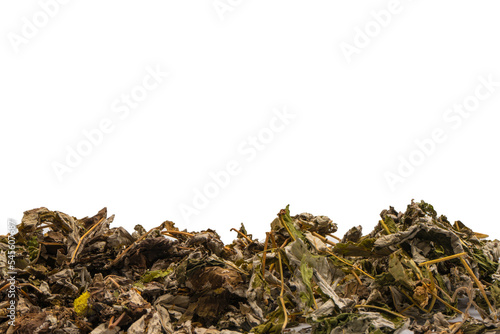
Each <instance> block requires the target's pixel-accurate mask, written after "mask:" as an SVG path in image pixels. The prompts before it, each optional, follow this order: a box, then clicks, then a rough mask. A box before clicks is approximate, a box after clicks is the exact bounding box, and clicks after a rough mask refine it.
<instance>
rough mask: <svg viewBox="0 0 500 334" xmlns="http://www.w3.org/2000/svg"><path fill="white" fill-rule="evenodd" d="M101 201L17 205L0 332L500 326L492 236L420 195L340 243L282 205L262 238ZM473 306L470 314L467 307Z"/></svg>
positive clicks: (470, 329) (499, 251)
mask: <svg viewBox="0 0 500 334" xmlns="http://www.w3.org/2000/svg"><path fill="white" fill-rule="evenodd" d="M113 219H114V216H110V217H107V212H106V209H103V210H101V211H100V212H99V213H97V214H96V215H95V216H93V217H90V218H89V217H86V218H82V219H77V218H75V217H72V216H69V215H67V214H64V213H62V212H58V211H50V210H48V209H46V208H39V209H33V210H30V211H26V212H25V213H24V217H23V219H22V222H21V224H19V225H18V226H17V227H18V233H17V234H16V235H15V239H16V253H17V254H16V257H15V260H16V289H17V303H16V321H15V322H16V326H10V325H9V324H8V320H9V318H8V317H7V311H6V306H7V305H9V304H8V303H9V301H8V300H7V290H8V288H9V286H10V284H9V282H8V281H7V278H8V276H9V274H8V269H7V263H8V255H7V254H8V250H9V245H8V242H7V237H6V236H1V237H0V263H1V266H0V268H1V271H0V278H1V279H2V283H1V285H0V290H1V294H2V300H4V301H3V302H2V310H1V312H2V313H0V321H1V322H0V332H2V333H27V334H28V333H29V334H32V333H56V334H63V333H68V334H73V333H74V334H76V333H93V334H113V333H130V334H139V333H140V334H143V333H144V334H145V333H148V334H153V333H196V334H203V333H205V334H210V333H247V332H253V333H284V332H295V333H299V332H300V333H306V332H307V333H311V332H312V333H325V334H330V333H332V334H335V333H376V334H380V333H397V332H401V331H403V330H404V329H410V330H413V331H414V332H415V333H427V332H438V333H484V332H489V331H495V330H500V322H499V317H500V314H499V313H498V311H497V306H499V305H500V283H499V281H498V279H499V278H500V271H499V263H498V262H499V255H500V246H499V242H498V241H497V240H495V241H485V240H484V239H485V238H487V236H486V235H482V234H479V233H475V232H473V231H472V230H471V229H470V228H468V227H466V226H465V225H464V224H463V223H461V222H460V221H456V222H455V223H454V224H451V223H450V222H448V220H447V219H446V217H445V216H439V217H438V215H437V214H436V212H435V211H434V209H433V207H432V206H431V205H429V204H427V203H425V202H423V201H422V202H420V203H415V202H413V201H412V203H411V204H410V205H408V208H407V210H406V212H404V213H401V212H400V213H398V212H396V211H395V210H394V208H392V207H391V208H390V209H389V210H384V211H382V213H381V220H380V221H379V223H378V224H377V225H376V227H375V228H374V230H373V231H372V232H370V233H369V234H367V235H364V236H363V235H362V231H361V227H360V226H357V227H353V228H352V229H350V230H349V231H348V232H347V233H346V234H345V235H344V237H343V238H342V239H340V238H337V237H336V236H335V235H334V233H335V232H336V230H337V225H336V224H334V223H333V222H332V221H331V220H330V219H329V218H328V217H325V216H313V215H311V214H307V213H303V214H300V215H296V216H293V217H292V216H290V213H289V210H288V207H287V208H286V209H283V210H281V211H280V212H279V213H278V217H277V218H276V219H274V221H273V222H272V223H271V230H270V232H268V233H266V238H265V241H264V242H262V241H258V240H257V239H253V238H252V236H251V235H249V234H248V233H247V231H246V230H245V227H244V225H243V224H242V225H241V228H240V229H238V230H236V229H233V230H234V231H236V232H237V233H238V234H237V235H238V238H237V239H236V240H234V241H233V243H231V244H230V245H224V244H223V242H222V241H221V240H220V238H219V235H218V234H217V233H216V232H215V231H213V230H210V229H208V230H206V231H201V232H188V231H186V230H184V231H180V230H179V229H178V228H177V227H175V225H174V223H172V222H170V221H165V222H164V223H162V224H161V225H160V226H158V227H156V228H153V229H151V230H150V231H146V230H145V229H144V228H143V227H142V226H140V225H137V226H136V228H135V232H134V233H132V234H130V233H129V232H127V231H126V230H125V229H124V228H122V227H113V228H111V227H110V225H111V223H112V222H113ZM471 310H475V312H477V313H478V316H476V317H473V316H471V315H470V313H471Z"/></svg>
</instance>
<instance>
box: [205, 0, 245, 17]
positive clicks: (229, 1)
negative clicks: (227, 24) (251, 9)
mask: <svg viewBox="0 0 500 334" xmlns="http://www.w3.org/2000/svg"><path fill="white" fill-rule="evenodd" d="M242 3H243V0H214V1H213V2H212V7H213V8H214V10H215V12H216V13H217V16H219V19H220V20H221V21H224V20H225V19H226V15H227V14H228V13H232V12H234V11H235V10H236V8H238V7H239V6H240V5H241V4H242Z"/></svg>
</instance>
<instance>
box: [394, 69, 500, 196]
mask: <svg viewBox="0 0 500 334" xmlns="http://www.w3.org/2000/svg"><path fill="white" fill-rule="evenodd" d="M478 81H479V84H478V85H477V86H476V88H475V89H474V92H473V93H471V94H470V95H467V96H466V97H465V98H463V99H462V101H461V102H459V103H455V104H453V106H451V107H449V108H447V109H446V110H445V111H444V113H443V115H442V120H443V122H444V124H445V126H443V127H436V128H434V129H433V130H432V131H431V135H430V136H429V137H427V138H423V139H417V140H415V146H414V149H413V150H412V151H411V152H410V153H408V154H407V155H406V156H402V155H400V156H398V163H397V165H398V166H397V167H396V169H395V170H394V171H386V172H385V173H384V178H385V180H386V182H387V185H388V186H389V188H390V189H391V190H392V191H394V190H396V186H397V185H398V184H401V183H404V182H405V180H406V179H407V178H409V177H410V176H412V175H413V174H414V173H415V172H416V170H417V168H418V167H419V166H422V165H423V164H424V163H425V161H426V160H427V159H429V158H430V157H431V156H432V155H433V154H434V153H435V152H436V149H437V147H438V145H439V144H442V143H444V142H446V140H448V134H449V132H450V131H452V130H457V129H459V128H460V127H461V126H462V124H463V122H464V120H466V119H468V118H469V117H470V116H471V115H472V114H471V113H473V112H475V111H477V110H478V109H479V107H480V105H481V102H482V101H485V100H487V99H489V98H491V97H492V96H493V94H495V93H496V92H497V90H498V87H500V81H496V79H494V78H493V74H489V75H488V76H487V77H485V76H479V77H478Z"/></svg>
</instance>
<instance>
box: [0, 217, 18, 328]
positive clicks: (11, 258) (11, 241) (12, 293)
mask: <svg viewBox="0 0 500 334" xmlns="http://www.w3.org/2000/svg"><path fill="white" fill-rule="evenodd" d="M7 231H8V235H7V243H8V249H9V250H8V251H7V277H6V279H5V280H6V281H7V284H6V285H5V286H3V287H2V289H1V290H4V289H7V298H8V299H9V303H8V306H7V307H6V311H7V312H6V316H7V318H9V322H8V323H9V325H10V326H15V324H16V307H17V286H16V283H17V280H16V277H17V270H16V256H17V254H16V239H15V238H14V235H15V234H16V233H17V232H18V230H17V222H16V221H15V220H14V219H11V218H9V219H7Z"/></svg>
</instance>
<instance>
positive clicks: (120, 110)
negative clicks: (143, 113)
mask: <svg viewBox="0 0 500 334" xmlns="http://www.w3.org/2000/svg"><path fill="white" fill-rule="evenodd" d="M145 72H146V73H145V75H144V77H143V78H142V81H141V82H140V83H138V84H136V85H135V86H133V87H132V88H131V89H130V90H129V91H128V92H127V93H122V94H120V96H119V97H117V98H116V99H115V100H113V102H112V103H111V105H110V110H111V111H112V112H113V113H115V114H116V115H117V117H118V119H115V120H113V119H112V118H111V117H104V118H102V119H101V120H100V121H99V122H98V123H97V124H96V126H95V127H93V128H90V129H84V130H83V131H82V138H81V139H80V140H79V141H78V142H77V143H76V144H75V145H74V146H70V145H66V154H65V157H64V159H62V160H61V161H57V160H55V161H52V163H51V167H52V170H53V171H54V173H55V175H56V177H57V179H58V180H59V182H62V181H63V179H64V176H65V174H67V173H71V172H73V171H74V169H75V168H77V167H78V166H79V165H81V164H82V162H83V159H84V158H85V157H88V156H89V155H90V154H92V152H93V151H94V148H96V147H98V146H100V145H102V143H103V142H104V139H105V136H106V135H109V134H111V133H112V132H113V131H114V130H115V127H116V125H117V124H119V122H120V121H124V120H125V119H127V118H128V117H129V116H130V113H131V111H133V110H135V109H137V108H139V107H140V105H141V103H142V102H143V101H144V100H146V98H147V97H148V96H149V94H151V92H153V91H154V90H156V89H158V87H160V85H161V84H163V82H164V81H165V78H166V77H167V76H168V72H164V71H162V69H161V68H160V66H159V65H156V67H155V68H153V67H151V66H146V68H145Z"/></svg>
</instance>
